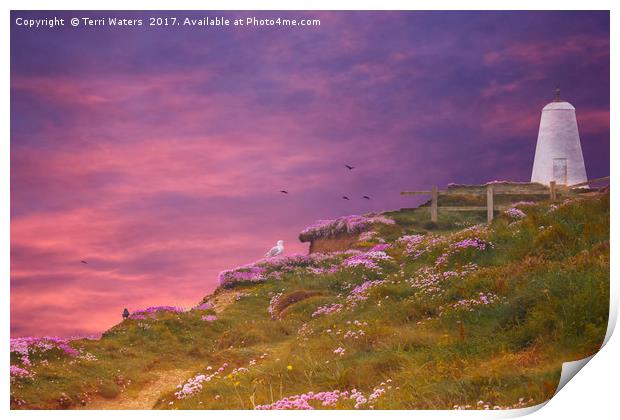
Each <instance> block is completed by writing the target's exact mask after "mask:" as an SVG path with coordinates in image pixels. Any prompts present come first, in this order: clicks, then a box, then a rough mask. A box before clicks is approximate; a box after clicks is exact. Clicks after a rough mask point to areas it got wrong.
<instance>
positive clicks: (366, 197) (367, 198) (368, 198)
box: [362, 195, 370, 200]
mask: <svg viewBox="0 0 620 420" xmlns="http://www.w3.org/2000/svg"><path fill="white" fill-rule="evenodd" d="M362 198H365V199H366V200H370V197H368V196H367V195H365V196H363V197H362Z"/></svg>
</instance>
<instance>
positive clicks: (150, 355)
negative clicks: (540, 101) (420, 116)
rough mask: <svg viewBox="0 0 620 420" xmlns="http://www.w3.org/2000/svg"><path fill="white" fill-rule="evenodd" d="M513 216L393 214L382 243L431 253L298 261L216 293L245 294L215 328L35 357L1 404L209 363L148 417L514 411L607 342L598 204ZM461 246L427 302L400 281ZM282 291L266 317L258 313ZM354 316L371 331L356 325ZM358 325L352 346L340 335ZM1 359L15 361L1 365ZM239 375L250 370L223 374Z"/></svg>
mask: <svg viewBox="0 0 620 420" xmlns="http://www.w3.org/2000/svg"><path fill="white" fill-rule="evenodd" d="M522 209H523V210H524V211H525V212H526V214H527V217H526V218H524V219H522V220H519V221H516V222H515V221H514V220H512V219H510V218H509V217H508V216H506V215H499V216H498V217H497V219H496V220H494V222H493V223H492V224H491V226H489V228H488V229H482V230H478V231H473V230H468V231H461V229H463V228H464V227H466V226H471V225H473V224H476V223H480V222H481V221H482V220H483V217H484V215H479V214H475V213H474V214H464V213H463V214H462V213H448V212H445V213H444V214H442V213H440V218H439V221H438V223H437V224H436V225H435V226H428V225H426V227H424V226H425V223H426V222H427V220H428V213H427V209H417V210H402V211H400V212H390V213H388V215H389V216H390V217H393V218H394V219H395V220H396V221H397V225H393V226H379V227H377V230H378V232H379V235H378V236H380V237H383V238H384V239H385V240H387V241H388V242H393V241H395V240H396V239H397V238H398V237H400V236H402V235H403V234H413V233H422V234H425V235H427V236H426V238H430V237H431V236H430V235H436V236H437V237H438V238H439V239H438V241H437V244H435V245H433V246H429V249H428V251H427V252H425V253H424V254H422V255H421V256H420V257H418V258H412V257H411V256H409V255H407V253H406V252H404V251H405V250H404V247H403V246H402V245H398V244H394V245H393V247H392V248H390V249H389V250H388V251H387V253H388V254H389V255H390V256H391V257H392V258H393V260H392V261H387V262H382V263H381V274H377V273H375V272H373V271H372V270H366V269H362V268H353V269H345V270H342V271H339V272H337V273H333V274H320V275H315V274H311V273H309V272H308V271H307V270H305V269H304V268H301V267H300V268H299V269H296V270H294V271H291V272H285V273H283V274H282V278H281V279H280V280H277V281H276V280H269V281H266V282H264V283H261V284H255V285H244V286H242V287H238V288H234V289H232V290H229V291H223V292H222V293H240V292H243V293H244V295H243V296H242V297H241V298H240V299H239V300H236V301H234V302H233V303H232V304H231V305H229V306H227V307H226V308H225V309H223V310H222V311H221V312H220V313H218V319H217V321H215V322H205V321H202V320H201V319H200V317H201V315H202V314H204V313H206V312H199V311H191V312H187V313H182V314H160V315H159V316H158V317H157V319H153V320H145V321H138V320H126V321H124V322H122V323H120V324H118V325H116V326H115V327H113V328H112V329H110V330H109V331H107V332H106V333H105V334H104V336H103V337H102V338H101V339H100V340H99V341H88V340H82V341H80V342H74V343H73V345H74V347H76V348H80V349H82V350H81V351H82V352H83V353H86V352H88V353H90V354H92V355H94V356H95V357H96V358H97V360H96V361H87V360H80V359H71V358H69V357H67V356H63V355H61V354H56V355H55V356H53V357H48V358H47V360H48V362H47V365H43V364H41V363H40V362H35V364H34V367H32V369H31V370H32V371H34V372H35V375H34V376H33V377H32V378H22V379H16V380H15V381H14V382H13V383H12V386H11V401H12V407H13V408H61V405H60V404H59V402H58V401H59V398H60V396H61V395H63V394H64V395H65V396H67V397H68V398H69V399H70V404H68V405H69V406H72V407H77V408H79V407H80V406H81V401H85V402H86V403H87V401H88V398H90V397H91V396H94V395H99V396H101V397H104V398H111V399H113V398H115V397H116V396H117V395H118V394H119V393H121V392H123V393H129V394H130V395H131V393H135V392H137V391H139V390H140V389H141V388H142V387H144V386H145V385H146V384H147V383H148V381H149V380H150V379H152V378H153V376H154V374H155V373H156V372H163V371H166V370H168V369H180V368H183V369H187V370H188V371H190V372H195V373H196V374H198V373H205V374H208V373H209V372H212V370H207V367H208V366H211V367H213V368H215V369H217V368H218V367H219V366H221V365H222V364H223V363H228V364H229V367H228V368H226V370H225V371H224V373H223V374H222V375H220V377H216V378H214V379H213V380H211V381H210V382H203V384H202V389H201V390H200V391H198V392H196V393H195V394H193V395H192V396H190V397H188V398H185V399H181V400H178V399H177V398H176V397H175V396H174V392H175V391H176V389H175V386H176V385H177V384H176V383H173V384H170V389H169V390H168V391H165V392H164V393H163V394H162V395H161V398H160V400H159V401H158V402H157V403H156V404H155V407H156V408H161V409H170V408H174V409H230V408H235V409H237V408H243V409H251V408H253V406H254V405H258V404H270V403H272V402H274V401H276V400H279V399H281V398H283V397H286V396H290V395H295V394H301V393H306V392H309V391H314V392H319V391H332V390H336V389H338V390H351V389H353V388H356V389H358V390H361V391H363V392H364V393H365V394H366V395H368V394H369V393H371V392H372V391H373V390H374V389H375V388H376V387H382V388H385V390H386V392H385V394H384V395H383V396H382V397H381V398H379V399H378V400H377V401H376V402H374V403H373V404H372V405H373V407H374V408H385V409H396V408H398V409H411V408H416V409H450V408H452V407H453V406H454V405H459V406H467V405H469V406H471V407H472V408H481V406H479V405H477V402H478V401H480V400H482V401H484V402H485V403H489V404H490V405H491V406H494V405H497V406H500V407H511V406H515V405H517V404H519V401H520V399H521V401H523V402H524V403H525V404H526V405H533V404H538V403H540V402H543V401H545V400H546V399H548V398H550V397H551V396H552V395H553V393H554V391H555V388H556V386H557V383H558V380H559V376H560V370H561V365H562V363H563V362H565V361H569V360H575V359H579V358H583V357H586V356H588V355H591V354H592V353H594V352H596V351H597V350H598V348H599V347H600V345H601V343H602V340H603V337H604V336H605V332H606V328H607V317H608V306H609V305H608V303H609V195H608V194H605V195H598V196H594V197H587V198H585V197H584V198H581V199H578V200H573V201H571V202H569V203H567V204H563V205H560V206H559V207H558V208H557V209H555V210H553V211H552V210H551V209H550V203H548V202H542V203H539V204H537V205H535V206H528V207H523V208H522ZM473 236H478V237H481V238H483V239H484V240H485V241H487V242H489V243H491V244H492V246H489V247H488V248H487V249H486V250H484V251H479V250H471V249H465V250H457V251H455V252H453V253H452V254H451V255H450V256H449V257H448V258H447V261H446V262H445V264H444V265H442V266H441V267H440V269H439V270H438V272H443V271H452V270H457V271H458V270H460V269H462V267H463V266H464V265H465V264H470V263H475V264H476V265H477V269H476V270H474V271H472V272H471V273H468V274H465V275H459V276H453V277H449V278H446V279H444V280H441V281H440V282H439V285H438V287H439V291H435V292H433V293H428V294H424V293H421V292H420V289H419V288H418V287H413V286H412V285H411V282H408V281H407V280H409V279H411V278H412V277H415V276H416V273H419V270H420V269H422V268H424V267H427V268H429V267H430V268H432V267H435V262H436V259H437V257H438V256H439V255H441V254H442V253H444V252H446V250H447V249H449V246H450V245H449V244H450V243H454V242H456V241H459V240H461V239H464V238H470V237H473ZM369 245H371V244H362V245H361V246H360V247H361V248H367V247H368V246H369ZM422 277H423V276H422ZM375 279H383V280H386V281H385V282H384V283H383V284H381V285H379V286H376V287H374V288H372V289H371V291H370V292H369V294H368V299H367V300H365V301H362V302H360V303H358V304H357V305H356V306H355V307H353V308H348V309H346V310H343V311H341V312H338V313H334V314H331V315H322V316H317V317H312V313H313V312H314V311H315V310H316V308H317V307H319V306H321V305H325V304H331V303H343V302H345V298H346V296H347V295H348V294H349V293H350V292H351V289H352V288H353V287H355V286H356V285H360V284H362V283H364V281H366V280H375ZM280 292H281V293H282V297H281V299H280V303H279V304H278V305H276V313H277V316H276V319H271V316H270V314H269V313H268V312H267V307H268V305H269V302H270V300H271V299H272V297H273V296H274V295H275V294H276V293H280ZM481 292H482V293H491V294H493V295H496V296H497V301H496V302H495V303H492V304H489V305H479V306H475V307H473V309H472V310H471V311H469V310H458V309H453V308H451V307H450V305H454V304H455V303H456V302H458V301H460V300H462V299H472V298H476V297H478V294H479V293H481ZM354 321H360V322H366V323H367V325H364V326H362V327H353V326H352V324H351V323H353V322H354ZM360 328H361V329H362V330H363V331H364V335H363V336H360V337H359V338H357V339H354V338H346V339H345V338H343V335H344V334H345V333H346V331H348V330H354V331H357V330H358V329H360ZM328 330H331V333H330V332H327V331H328ZM338 330H341V333H340V334H336V332H337V331H338ZM338 347H343V348H345V354H344V355H343V356H338V355H336V354H334V350H335V349H336V348H338ZM263 354H266V355H265V356H264V357H263V358H261V356H262V355H263ZM251 360H256V363H255V364H254V363H251V362H250V361H251ZM12 363H18V362H17V360H15V358H14V357H13V355H12ZM236 367H245V368H248V371H247V372H245V373H240V374H237V375H230V374H229V373H230V371H231V369H232V368H236ZM190 376H191V375H189V376H188V379H189V377H190ZM388 380H390V382H388ZM381 383H384V385H381ZM388 386H389V387H391V388H389V389H388V388H387V387H388ZM17 401H24V403H23V405H21V406H18V405H17ZM170 402H173V403H172V404H170ZM64 405H65V406H66V405H67V404H66V403H65V404H64ZM369 405H370V404H367V405H364V406H363V407H365V408H366V407H368V406H369ZM352 407H353V402H352V401H351V400H346V401H345V400H341V401H340V402H338V403H337V405H336V406H335V407H334V408H352ZM317 408H320V405H318V406H317Z"/></svg>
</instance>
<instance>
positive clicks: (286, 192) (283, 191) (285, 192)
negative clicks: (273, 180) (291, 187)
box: [280, 190, 288, 194]
mask: <svg viewBox="0 0 620 420" xmlns="http://www.w3.org/2000/svg"><path fill="white" fill-rule="evenodd" d="M280 192H281V193H282V194H288V191H286V190H280Z"/></svg>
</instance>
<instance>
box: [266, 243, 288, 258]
mask: <svg viewBox="0 0 620 420" xmlns="http://www.w3.org/2000/svg"><path fill="white" fill-rule="evenodd" d="M282 252H284V241H283V240H282V239H280V240H279V241H278V242H277V243H276V246H274V247H273V248H271V249H270V250H269V252H267V253H266V254H265V257H267V258H271V257H275V256H276V255H280V254H281V253H282Z"/></svg>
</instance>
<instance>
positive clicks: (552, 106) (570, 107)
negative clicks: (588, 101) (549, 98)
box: [543, 101, 575, 111]
mask: <svg viewBox="0 0 620 420" xmlns="http://www.w3.org/2000/svg"><path fill="white" fill-rule="evenodd" d="M551 109H566V110H572V111H574V110H575V107H574V106H573V105H571V104H570V103H568V102H555V101H553V102H549V103H548V104H547V105H545V107H544V108H543V111H549V110H551Z"/></svg>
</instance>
